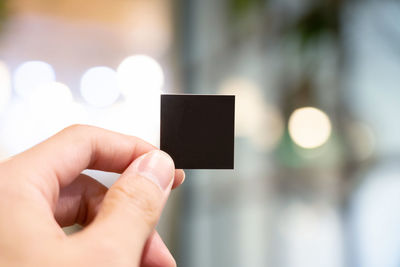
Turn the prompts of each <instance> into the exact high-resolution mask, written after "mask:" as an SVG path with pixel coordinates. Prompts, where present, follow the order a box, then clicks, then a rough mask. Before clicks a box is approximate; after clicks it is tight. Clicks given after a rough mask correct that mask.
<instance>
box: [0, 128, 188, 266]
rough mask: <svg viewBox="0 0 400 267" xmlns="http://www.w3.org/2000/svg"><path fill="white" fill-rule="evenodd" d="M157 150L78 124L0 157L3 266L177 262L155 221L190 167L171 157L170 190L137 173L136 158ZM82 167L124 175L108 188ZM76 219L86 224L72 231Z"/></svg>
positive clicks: (0, 255) (0, 256)
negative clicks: (66, 230) (175, 163)
mask: <svg viewBox="0 0 400 267" xmlns="http://www.w3.org/2000/svg"><path fill="white" fill-rule="evenodd" d="M154 150H157V148H156V147H154V146H152V145H150V144H149V143H147V142H145V141H143V140H141V139H139V138H136V137H132V136H127V135H122V134H118V133H114V132H110V131H107V130H103V129H100V128H96V127H91V126H82V125H74V126H71V127H68V128H66V129H64V130H63V131H61V132H59V133H58V134H56V135H55V136H53V137H51V138H49V139H48V140H46V141H44V142H42V143H40V144H39V145H37V146H35V147H33V148H31V149H29V150H27V151H25V152H23V153H21V154H18V155H16V156H14V157H12V158H10V159H8V160H6V161H5V162H2V163H0V266H22V267H23V266H44V267H47V266H78V267H79V266H82V267H83V266H100V267H101V266H116V267H119V266H120V267H122V266H149V267H151V266H152V267H157V266H176V264H175V260H174V259H173V257H172V256H171V254H170V253H169V251H168V249H167V247H166V246H165V244H164V243H163V241H162V239H161V238H160V236H159V235H158V234H157V232H156V231H155V226H156V224H157V221H158V219H159V217H160V214H161V211H162V209H163V206H164V204H165V202H166V200H167V198H168V195H169V193H170V190H171V189H172V188H175V187H177V186H179V185H180V184H181V183H182V182H183V180H184V177H185V174H184V172H183V171H182V170H175V171H174V167H173V162H172V160H171V162H172V163H171V164H172V165H171V172H170V174H171V175H170V179H171V182H170V185H169V187H168V188H167V189H166V190H163V189H162V188H161V187H160V186H159V185H157V184H156V183H154V182H152V181H151V180H149V179H147V178H145V177H143V176H141V175H139V174H138V173H137V172H136V171H135V168H134V167H132V165H134V162H135V159H137V158H138V157H140V156H141V155H144V154H146V153H149V152H150V151H153V152H150V153H157V152H154ZM160 153H161V152H160ZM165 155H166V154H165ZM142 158H143V157H142ZM137 161H139V160H137ZM85 169H97V170H103V171H112V172H117V173H121V176H120V178H119V179H118V180H117V181H116V182H115V184H114V185H113V186H112V187H111V188H110V189H108V188H106V187H105V186H103V185H102V184H100V183H99V182H97V181H96V180H95V179H93V178H91V177H89V176H87V175H84V174H81V172H82V171H83V170H85ZM167 176H168V175H167ZM75 223H78V224H80V225H82V226H84V229H83V230H82V231H80V232H78V233H75V234H73V235H70V236H67V235H66V234H65V233H64V232H63V230H62V227H64V226H69V225H73V224H75Z"/></svg>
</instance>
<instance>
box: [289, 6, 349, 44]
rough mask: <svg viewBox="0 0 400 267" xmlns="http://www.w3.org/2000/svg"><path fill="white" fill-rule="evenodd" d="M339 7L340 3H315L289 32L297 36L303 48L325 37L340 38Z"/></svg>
mask: <svg viewBox="0 0 400 267" xmlns="http://www.w3.org/2000/svg"><path fill="white" fill-rule="evenodd" d="M341 5H342V2H341V1H332V0H325V1H319V2H317V3H316V4H315V5H314V6H313V7H311V8H310V9H309V10H308V12H306V13H305V14H304V15H303V16H301V17H300V18H299V19H298V20H297V21H296V22H295V23H294V25H292V27H291V28H290V29H289V32H291V33H293V34H295V35H297V36H298V38H299V41H300V42H301V44H302V46H303V47H307V46H309V45H312V44H313V43H315V42H317V41H318V40H319V39H320V38H321V37H323V36H326V35H329V36H331V37H333V39H338V38H340V32H341V28H340V12H341V8H342V7H341Z"/></svg>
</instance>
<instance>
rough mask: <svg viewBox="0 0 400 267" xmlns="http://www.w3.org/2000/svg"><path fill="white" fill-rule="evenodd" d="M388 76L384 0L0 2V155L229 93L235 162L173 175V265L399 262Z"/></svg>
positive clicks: (396, 127) (395, 13)
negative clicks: (179, 177) (178, 99)
mask: <svg viewBox="0 0 400 267" xmlns="http://www.w3.org/2000/svg"><path fill="white" fill-rule="evenodd" d="M399 84H400V3H399V2H398V1H394V0H392V1H389V0H379V1H378V0H364V1H361V0H323V1H322V0H220V1H213V0H84V1H82V0H56V1H54V0H53V1H49V0H0V158H1V159H5V158H7V157H9V156H11V155H14V154H16V153H19V152H21V151H23V150H25V149H27V148H29V147H31V146H33V145H35V144H37V143H38V142H40V141H42V140H44V139H46V138H48V137H49V136H51V135H52V134H54V133H56V132H57V131H59V130H61V129H62V128H64V127H66V126H68V125H70V124H74V123H85V124H90V125H96V126H99V127H103V128H107V129H110V130H114V131H118V132H122V133H126V134H131V135H136V136H139V137H141V138H143V139H145V140H147V141H149V142H151V143H153V144H155V145H158V143H159V100H160V94H161V93H194V94H234V95H236V129H235V130H236V133H235V135H236V138H235V152H236V153H235V170H226V171H221V170H218V171H215V170H209V171H205V170H201V171H200V170H187V171H186V174H187V179H186V182H185V183H184V184H183V186H181V188H179V189H177V190H175V191H174V192H173V194H172V197H171V201H170V202H169V203H168V205H167V207H166V210H165V212H164V213H163V217H162V220H161V222H160V224H159V226H158V228H159V231H160V233H161V236H162V237H163V238H164V240H165V242H166V243H167V245H168V247H169V248H170V250H171V251H172V253H173V255H174V256H175V258H176V260H177V263H178V266H194V267H197V266H199V267H200V266H272V267H303V266H304V267H314V266H315V267H316V266H318V267H320V266H324V267H342V266H346V267H347V266H351V267H378V266H379V267H382V266H385V267H394V266H396V267H398V266H400V210H399V209H398V205H399V204H400V164H399V163H400V123H398V122H396V121H397V120H398V119H397V118H398V116H400V104H399V101H400V87H399ZM204 108H207V107H204ZM210 130H212V129H210ZM85 172H86V173H88V174H90V175H92V176H93V177H95V178H97V179H98V180H99V181H101V182H102V183H104V184H105V185H107V186H110V185H111V184H112V183H113V182H114V181H115V179H117V177H118V175H117V174H113V173H104V172H98V171H90V170H89V171H85Z"/></svg>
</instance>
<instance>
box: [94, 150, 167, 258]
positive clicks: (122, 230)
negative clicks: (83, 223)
mask: <svg viewBox="0 0 400 267" xmlns="http://www.w3.org/2000/svg"><path fill="white" fill-rule="evenodd" d="M174 172H175V167H174V162H173V161H172V159H171V157H170V156H169V155H168V154H166V153H165V152H162V151H160V150H153V151H151V152H149V153H147V154H144V155H142V156H141V157H139V158H137V159H136V160H135V161H133V162H132V164H131V165H130V166H129V167H128V168H127V169H126V170H125V171H124V173H122V175H121V176H120V178H119V179H118V180H117V181H116V182H115V183H114V184H113V185H112V186H111V188H110V189H109V190H108V192H107V194H106V196H105V197H104V200H103V203H102V206H101V208H100V210H99V213H98V215H97V216H96V219H95V221H94V222H93V223H92V225H90V226H89V227H88V228H87V234H91V235H94V236H92V237H91V238H89V239H91V240H92V241H93V239H92V238H94V239H95V240H98V241H103V242H100V244H101V243H104V242H106V243H107V247H108V248H115V249H117V250H118V251H119V253H122V252H126V253H127V254H126V255H129V258H132V256H133V255H135V256H137V257H135V258H136V260H140V256H141V253H142V250H143V247H144V245H145V243H146V241H147V239H148V238H149V236H150V235H151V233H152V232H153V230H154V228H155V226H156V224H157V222H158V219H159V217H160V215H161V211H162V209H163V207H164V204H165V202H166V200H167V198H168V195H169V193H170V191H171V187H172V184H173V180H174V179H173V178H174ZM99 238H101V240H99Z"/></svg>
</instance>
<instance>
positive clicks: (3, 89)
mask: <svg viewBox="0 0 400 267" xmlns="http://www.w3.org/2000/svg"><path fill="white" fill-rule="evenodd" d="M10 97H11V77H10V72H9V70H8V68H7V65H6V64H5V63H4V62H1V61H0V112H1V111H3V110H4V109H5V107H6V106H7V103H8V101H9V100H10Z"/></svg>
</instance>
